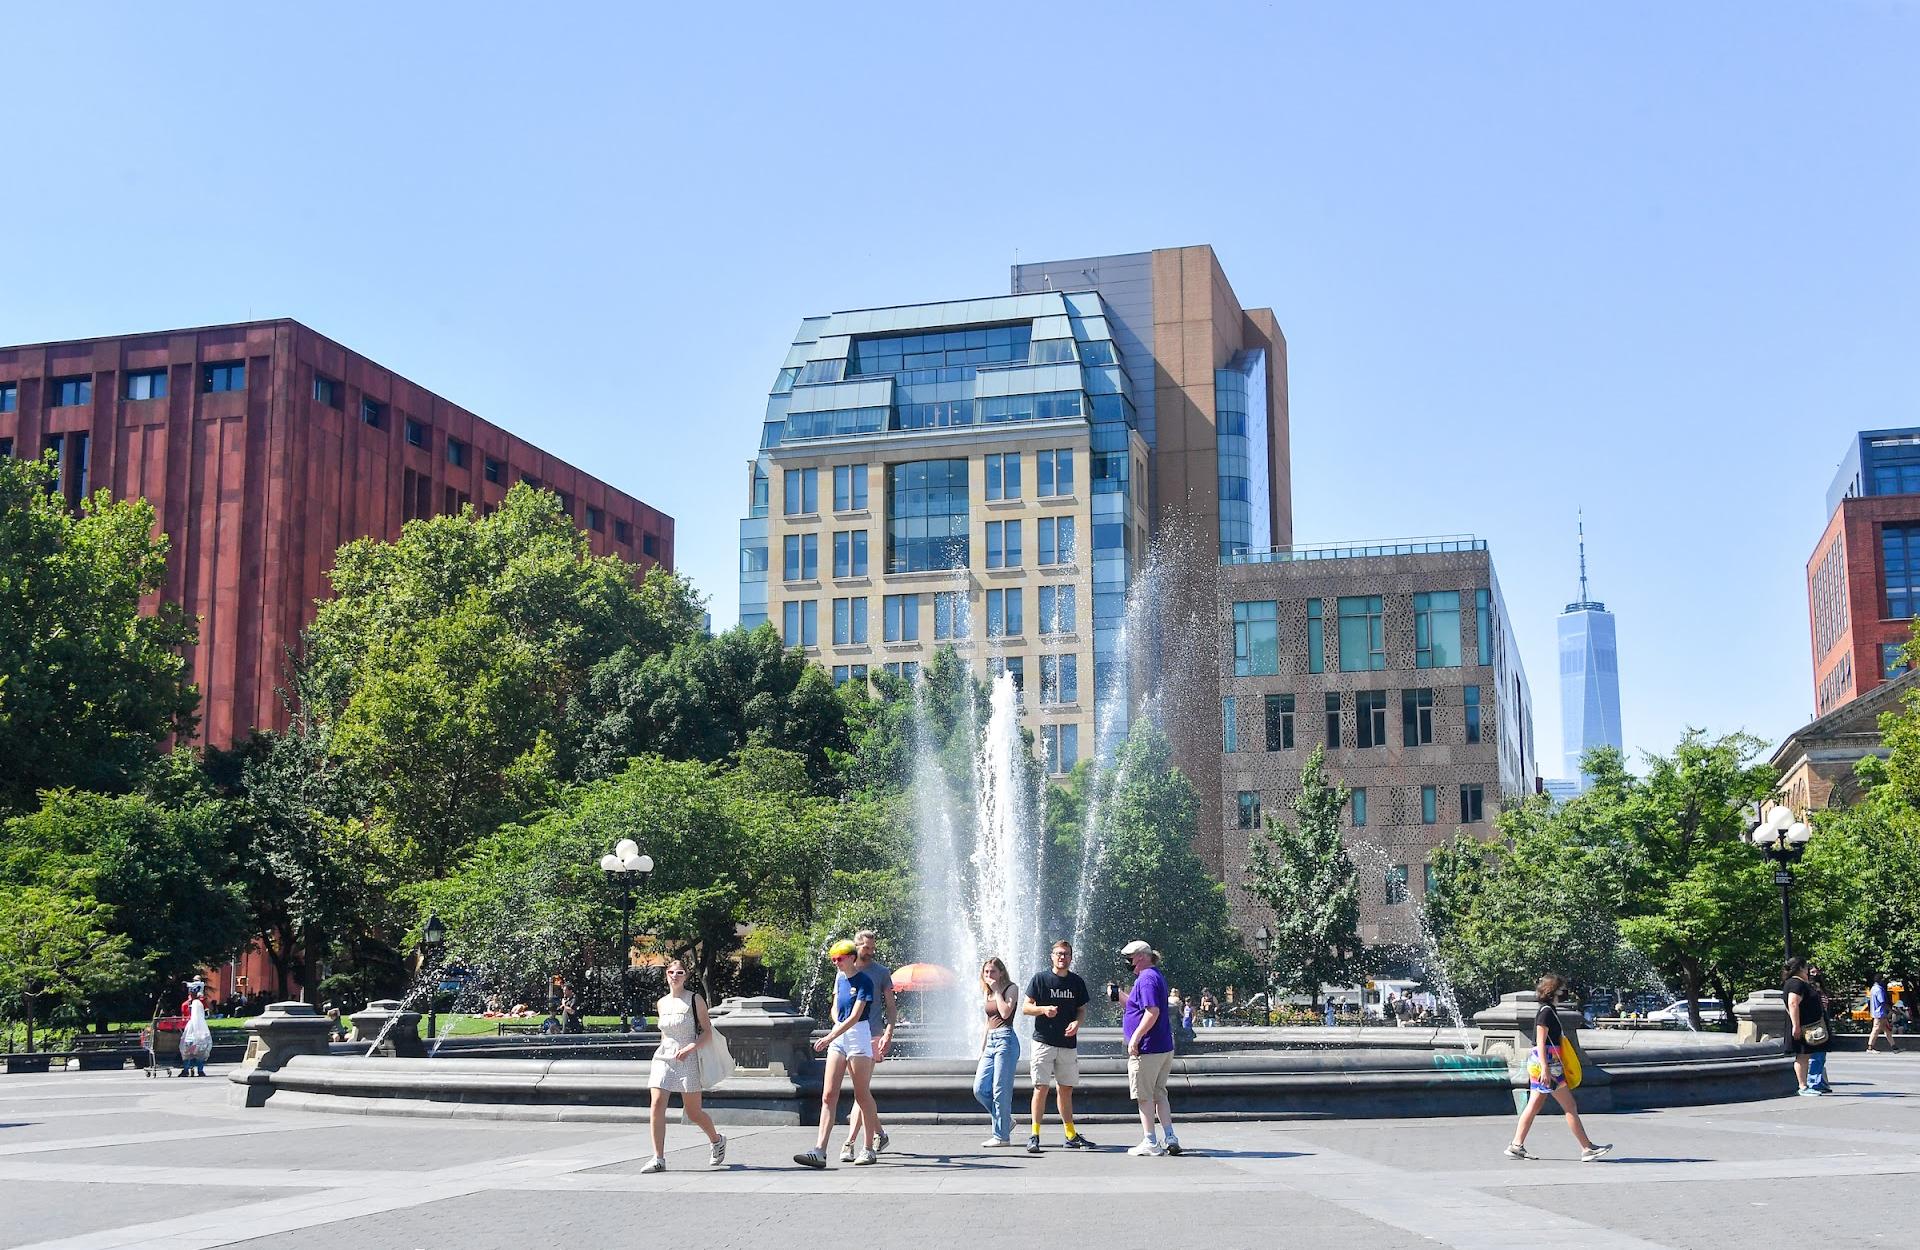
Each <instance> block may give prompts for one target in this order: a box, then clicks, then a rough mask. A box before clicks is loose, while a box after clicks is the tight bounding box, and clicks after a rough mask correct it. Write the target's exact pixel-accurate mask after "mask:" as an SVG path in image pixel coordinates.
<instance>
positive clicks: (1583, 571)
mask: <svg viewBox="0 0 1920 1250" xmlns="http://www.w3.org/2000/svg"><path fill="white" fill-rule="evenodd" d="M1574 516H1575V517H1577V518H1578V519H1579V524H1580V602H1582V603H1585V602H1586V601H1587V513H1586V509H1584V508H1582V509H1577V510H1576V511H1575V512H1574Z"/></svg>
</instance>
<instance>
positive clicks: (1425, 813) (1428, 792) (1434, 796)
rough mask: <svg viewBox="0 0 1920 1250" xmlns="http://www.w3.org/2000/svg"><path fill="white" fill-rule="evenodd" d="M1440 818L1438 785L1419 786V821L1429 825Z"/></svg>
mask: <svg viewBox="0 0 1920 1250" xmlns="http://www.w3.org/2000/svg"><path fill="white" fill-rule="evenodd" d="M1439 819H1440V787H1439V786H1421V787H1420V823H1421V824H1423V825H1431V824H1434V823H1436V822H1437V821H1438V820H1439Z"/></svg>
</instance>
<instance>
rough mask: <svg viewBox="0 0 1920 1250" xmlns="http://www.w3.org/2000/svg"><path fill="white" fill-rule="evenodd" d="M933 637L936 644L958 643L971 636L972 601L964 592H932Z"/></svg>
mask: <svg viewBox="0 0 1920 1250" xmlns="http://www.w3.org/2000/svg"><path fill="white" fill-rule="evenodd" d="M993 593H998V592H997V591H996V592H993ZM933 636H934V639H935V641H938V642H946V641H948V640H949V639H951V640H955V641H958V640H960V639H964V638H970V637H972V636H973V599H972V597H971V596H970V595H969V594H968V593H967V592H966V591H964V590H936V591H935V592H934V594H933Z"/></svg>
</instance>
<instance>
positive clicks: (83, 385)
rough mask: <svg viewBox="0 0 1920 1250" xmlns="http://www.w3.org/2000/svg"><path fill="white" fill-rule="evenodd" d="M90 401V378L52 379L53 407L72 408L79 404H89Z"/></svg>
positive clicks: (91, 387) (91, 398) (91, 393)
mask: <svg viewBox="0 0 1920 1250" xmlns="http://www.w3.org/2000/svg"><path fill="white" fill-rule="evenodd" d="M92 402H93V379H92V378H55V379H54V380H53V406H54V407H55V408H73V407H76V406H78V405H80V404H89V403H92Z"/></svg>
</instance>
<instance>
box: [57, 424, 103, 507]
mask: <svg viewBox="0 0 1920 1250" xmlns="http://www.w3.org/2000/svg"><path fill="white" fill-rule="evenodd" d="M91 441H92V439H91V437H90V436H89V435H87V434H85V433H83V432H81V433H73V434H50V435H48V436H47V450H48V451H50V452H52V453H53V459H54V472H55V473H56V474H57V478H56V484H55V487H54V489H55V490H57V491H59V492H60V494H61V496H62V497H63V498H65V499H66V501H67V503H68V504H69V505H70V506H72V507H75V508H77V507H79V506H80V501H81V500H82V499H85V498H86V497H87V491H88V489H89V488H90V487H91V485H92V483H91V481H90V480H89V477H90V473H91V469H92V463H91V461H92V455H91V452H90V450H89V444H90V443H91Z"/></svg>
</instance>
